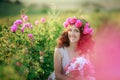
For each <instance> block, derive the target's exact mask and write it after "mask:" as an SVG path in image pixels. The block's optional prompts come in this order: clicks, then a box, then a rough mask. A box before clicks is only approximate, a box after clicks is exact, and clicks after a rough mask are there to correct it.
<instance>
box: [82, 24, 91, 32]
mask: <svg viewBox="0 0 120 80" xmlns="http://www.w3.org/2000/svg"><path fill="white" fill-rule="evenodd" d="M92 33H93V29H92V28H89V23H86V24H85V27H84V30H83V34H92Z"/></svg>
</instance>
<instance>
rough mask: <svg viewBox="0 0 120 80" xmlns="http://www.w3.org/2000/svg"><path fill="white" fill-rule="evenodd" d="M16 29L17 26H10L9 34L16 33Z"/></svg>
mask: <svg viewBox="0 0 120 80" xmlns="http://www.w3.org/2000/svg"><path fill="white" fill-rule="evenodd" d="M17 28H18V26H17V25H15V24H14V25H12V26H11V28H10V29H11V32H16V30H17Z"/></svg>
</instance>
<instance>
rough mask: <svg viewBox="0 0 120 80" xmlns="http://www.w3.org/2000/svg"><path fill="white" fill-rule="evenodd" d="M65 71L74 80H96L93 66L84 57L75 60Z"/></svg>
mask: <svg viewBox="0 0 120 80" xmlns="http://www.w3.org/2000/svg"><path fill="white" fill-rule="evenodd" d="M64 70H65V74H66V75H67V76H69V77H70V78H72V79H74V80H95V78H94V77H93V76H94V69H93V66H92V64H91V63H90V61H89V60H87V59H86V58H84V57H77V58H74V59H73V60H72V61H71V62H70V64H69V65H67V66H66V67H65V68H64Z"/></svg>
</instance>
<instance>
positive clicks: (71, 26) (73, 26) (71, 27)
mask: <svg viewBox="0 0 120 80" xmlns="http://www.w3.org/2000/svg"><path fill="white" fill-rule="evenodd" d="M69 29H79V28H77V27H76V26H75V25H70V26H69Z"/></svg>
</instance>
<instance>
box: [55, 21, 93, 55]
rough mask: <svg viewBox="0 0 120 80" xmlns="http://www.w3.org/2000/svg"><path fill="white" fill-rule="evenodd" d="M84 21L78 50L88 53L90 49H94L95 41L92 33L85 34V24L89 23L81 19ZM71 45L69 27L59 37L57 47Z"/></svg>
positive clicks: (81, 52)
mask: <svg viewBox="0 0 120 80" xmlns="http://www.w3.org/2000/svg"><path fill="white" fill-rule="evenodd" d="M81 21H82V22H83V24H82V27H81V28H79V31H80V39H79V41H78V44H77V48H76V50H77V51H80V54H84V53H88V52H89V51H92V50H93V47H94V41H93V39H92V35H91V34H83V29H84V26H85V23H87V21H85V20H83V19H82V20H81ZM69 46H70V41H69V38H68V29H66V30H65V31H64V32H63V33H62V34H61V36H60V37H59V38H58V40H57V47H58V48H61V47H69Z"/></svg>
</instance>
